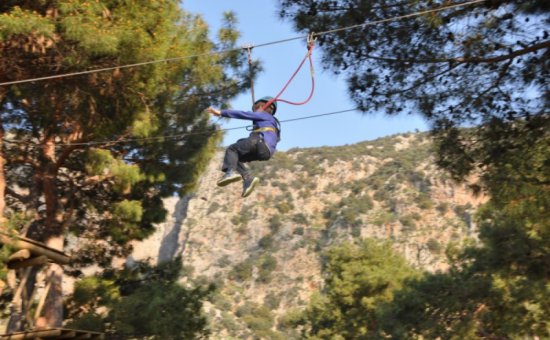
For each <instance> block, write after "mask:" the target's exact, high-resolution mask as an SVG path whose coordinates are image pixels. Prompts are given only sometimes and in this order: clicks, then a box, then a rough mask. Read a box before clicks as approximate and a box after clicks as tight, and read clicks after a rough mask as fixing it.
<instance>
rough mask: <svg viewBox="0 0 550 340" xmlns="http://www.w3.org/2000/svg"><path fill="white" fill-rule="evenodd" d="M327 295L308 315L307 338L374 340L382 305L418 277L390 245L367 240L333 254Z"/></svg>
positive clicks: (305, 317)
mask: <svg viewBox="0 0 550 340" xmlns="http://www.w3.org/2000/svg"><path fill="white" fill-rule="evenodd" d="M323 273H324V275H325V285H324V288H323V291H322V292H321V293H320V294H319V293H318V294H316V295H314V296H313V297H312V300H311V302H310V305H309V306H308V307H307V309H306V310H305V311H304V313H303V316H302V323H303V324H304V326H305V327H304V330H305V335H307V336H308V337H310V338H313V339H373V338H375V336H376V334H377V333H376V332H377V330H378V326H377V324H378V316H377V308H378V305H380V304H382V303H385V302H388V301H391V300H392V299H393V294H394V292H395V291H397V290H399V289H400V288H401V287H402V286H403V284H404V282H405V281H406V280H407V279H410V278H413V277H415V276H416V273H415V271H414V270H413V269H412V268H411V267H410V266H409V265H408V264H407V263H406V261H405V259H404V258H403V257H401V256H399V255H397V254H396V253H394V251H393V250H392V248H391V244H390V243H380V242H377V241H375V240H373V239H365V240H363V241H361V242H360V243H359V244H357V245H354V244H348V243H346V244H342V245H340V246H335V247H333V248H331V249H329V250H328V252H327V253H326V257H325V264H324V266H323Z"/></svg>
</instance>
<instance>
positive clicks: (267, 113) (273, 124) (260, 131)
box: [207, 97, 281, 197]
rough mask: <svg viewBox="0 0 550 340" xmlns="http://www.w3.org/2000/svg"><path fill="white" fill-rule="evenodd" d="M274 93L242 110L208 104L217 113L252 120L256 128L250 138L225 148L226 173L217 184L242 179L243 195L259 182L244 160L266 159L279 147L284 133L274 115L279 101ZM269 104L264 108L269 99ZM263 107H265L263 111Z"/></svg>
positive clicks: (224, 168)
mask: <svg viewBox="0 0 550 340" xmlns="http://www.w3.org/2000/svg"><path fill="white" fill-rule="evenodd" d="M272 99H273V97H263V98H261V99H258V100H257V101H256V102H254V105H253V106H252V112H249V111H239V110H217V109H215V108H212V107H209V108H208V109H207V111H208V112H210V113H211V114H213V115H215V116H221V117H227V118H236V119H246V120H251V121H252V124H253V125H252V127H253V130H252V132H251V133H250V135H249V136H248V137H247V138H242V139H239V140H238V141H237V142H236V143H234V144H232V145H230V146H229V147H228V148H227V149H226V151H225V157H224V159H223V165H222V171H223V172H224V174H223V176H222V177H221V178H220V179H219V180H218V182H217V185H218V186H226V185H228V184H231V183H234V182H238V181H240V180H241V179H242V180H243V192H242V195H241V196H242V197H247V196H248V195H250V194H251V193H252V191H253V190H254V187H255V186H256V185H257V184H258V183H259V181H260V180H259V178H258V177H255V176H252V174H251V173H250V171H249V170H248V168H247V166H246V165H245V163H247V162H252V161H267V160H268V159H270V158H271V157H272V156H273V154H274V153H275V151H276V149H277V143H278V142H279V140H280V138H281V135H280V131H281V127H280V123H279V120H277V118H275V116H274V115H275V112H276V111H277V102H276V101H272ZM270 102H271V104H270V105H269V107H267V108H263V107H264V106H265V105H266V104H268V103H270ZM262 108H263V111H262Z"/></svg>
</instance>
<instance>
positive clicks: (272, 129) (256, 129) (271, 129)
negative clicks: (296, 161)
mask: <svg viewBox="0 0 550 340" xmlns="http://www.w3.org/2000/svg"><path fill="white" fill-rule="evenodd" d="M273 118H274V119H275V122H276V124H277V127H276V128H275V127H272V126H264V127H258V126H257V125H253V126H252V129H253V130H252V131H251V132H252V133H260V132H275V133H276V134H277V142H280V141H281V122H279V120H278V119H277V118H275V117H273Z"/></svg>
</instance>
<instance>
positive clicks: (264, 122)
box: [221, 110, 279, 156]
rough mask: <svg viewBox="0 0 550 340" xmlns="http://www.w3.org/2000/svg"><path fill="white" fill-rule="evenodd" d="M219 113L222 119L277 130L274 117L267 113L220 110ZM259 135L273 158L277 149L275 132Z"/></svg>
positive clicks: (264, 132)
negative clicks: (234, 119) (242, 120)
mask: <svg viewBox="0 0 550 340" xmlns="http://www.w3.org/2000/svg"><path fill="white" fill-rule="evenodd" d="M221 112H222V117H227V118H237V119H247V120H251V121H252V123H253V124H254V126H255V128H263V127H274V128H276V129H279V126H278V122H277V120H276V119H275V117H273V116H272V115H271V114H269V113H267V112H250V111H239V110H222V111H221ZM259 134H260V135H261V136H262V138H263V140H264V141H265V144H266V145H267V147H268V148H269V151H270V153H271V155H272V156H273V154H274V153H275V151H276V149H277V142H278V141H279V138H278V136H277V132H275V131H262V132H259Z"/></svg>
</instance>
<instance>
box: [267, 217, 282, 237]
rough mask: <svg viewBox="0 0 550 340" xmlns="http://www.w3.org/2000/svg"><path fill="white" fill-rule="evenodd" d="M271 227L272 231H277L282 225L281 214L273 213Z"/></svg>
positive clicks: (270, 221)
mask: <svg viewBox="0 0 550 340" xmlns="http://www.w3.org/2000/svg"><path fill="white" fill-rule="evenodd" d="M268 222H269V229H270V230H271V232H272V233H274V234H275V233H277V232H278V231H279V229H280V228H281V227H282V225H283V222H282V221H281V215H273V216H271V217H270V218H269V221H268Z"/></svg>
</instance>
